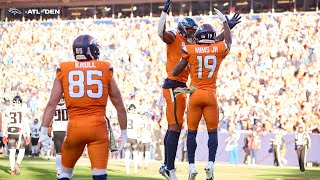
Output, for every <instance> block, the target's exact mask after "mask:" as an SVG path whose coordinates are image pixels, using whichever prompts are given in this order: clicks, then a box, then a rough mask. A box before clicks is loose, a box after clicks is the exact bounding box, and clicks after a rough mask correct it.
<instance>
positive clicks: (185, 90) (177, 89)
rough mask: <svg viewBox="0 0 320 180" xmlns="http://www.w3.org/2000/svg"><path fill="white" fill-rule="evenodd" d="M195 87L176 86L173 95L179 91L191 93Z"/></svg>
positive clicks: (179, 92)
mask: <svg viewBox="0 0 320 180" xmlns="http://www.w3.org/2000/svg"><path fill="white" fill-rule="evenodd" d="M196 89H197V88H196V87H194V86H190V87H183V88H182V87H178V88H176V89H175V90H174V91H173V92H174V95H175V96H177V95H178V94H181V93H193V92H194V91H195V90H196Z"/></svg>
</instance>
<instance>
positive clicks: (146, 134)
mask: <svg viewBox="0 0 320 180" xmlns="http://www.w3.org/2000/svg"><path fill="white" fill-rule="evenodd" d="M151 127H152V120H151V119H149V118H148V117H147V116H143V118H142V121H141V142H142V143H149V142H151V141H152V139H151Z"/></svg>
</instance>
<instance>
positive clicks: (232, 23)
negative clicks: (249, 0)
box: [216, 13, 241, 41]
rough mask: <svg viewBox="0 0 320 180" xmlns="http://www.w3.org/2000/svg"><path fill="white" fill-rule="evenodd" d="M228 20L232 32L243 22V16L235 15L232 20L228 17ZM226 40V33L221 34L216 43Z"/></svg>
mask: <svg viewBox="0 0 320 180" xmlns="http://www.w3.org/2000/svg"><path fill="white" fill-rule="evenodd" d="M226 19H227V21H228V25H229V27H230V30H231V29H232V28H233V27H234V26H236V25H237V24H239V23H240V22H241V21H240V19H241V16H240V14H239V13H235V14H234V15H233V17H232V18H231V19H229V18H228V16H226ZM223 40H224V32H222V33H220V34H219V35H218V36H217V37H216V41H223Z"/></svg>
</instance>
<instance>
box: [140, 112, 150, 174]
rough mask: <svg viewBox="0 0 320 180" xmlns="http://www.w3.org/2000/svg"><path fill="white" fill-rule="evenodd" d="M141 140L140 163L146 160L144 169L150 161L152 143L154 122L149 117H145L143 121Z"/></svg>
mask: <svg viewBox="0 0 320 180" xmlns="http://www.w3.org/2000/svg"><path fill="white" fill-rule="evenodd" d="M141 125H142V126H141V129H140V131H141V138H140V143H139V162H141V163H142V162H143V159H144V168H147V167H148V163H149V160H150V144H151V142H152V138H151V127H152V120H151V119H150V118H149V117H148V116H146V115H145V116H143V118H142V121H141Z"/></svg>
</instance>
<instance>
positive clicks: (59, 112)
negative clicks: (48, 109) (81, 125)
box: [52, 96, 69, 177]
mask: <svg viewBox="0 0 320 180" xmlns="http://www.w3.org/2000/svg"><path fill="white" fill-rule="evenodd" d="M68 120H69V117H68V110H67V108H66V104H65V100H64V96H61V98H60V101H59V103H58V105H57V107H56V111H55V114H54V119H53V121H52V132H53V142H54V147H55V150H56V170H57V177H59V175H60V172H61V147H62V142H63V140H64V138H65V136H66V131H67V126H68Z"/></svg>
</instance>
